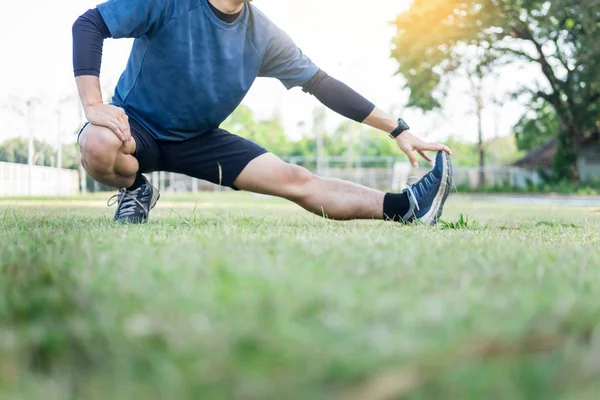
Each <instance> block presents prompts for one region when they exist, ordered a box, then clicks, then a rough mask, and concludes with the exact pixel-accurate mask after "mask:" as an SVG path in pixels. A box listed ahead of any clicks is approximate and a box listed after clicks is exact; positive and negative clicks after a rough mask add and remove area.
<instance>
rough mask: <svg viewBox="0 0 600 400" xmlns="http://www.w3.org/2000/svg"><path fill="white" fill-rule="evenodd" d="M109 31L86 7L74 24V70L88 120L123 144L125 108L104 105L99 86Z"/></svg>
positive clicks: (126, 138)
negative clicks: (106, 130)
mask: <svg viewBox="0 0 600 400" xmlns="http://www.w3.org/2000/svg"><path fill="white" fill-rule="evenodd" d="M110 36H111V35H110V31H109V30H108V27H107V26H106V23H105V22H104V19H103V18H102V16H101V15H100V12H99V11H98V10H97V9H93V10H89V11H88V12H86V13H85V14H83V15H82V16H81V17H79V18H78V19H77V21H75V23H74V24H73V71H74V74H75V81H76V83H77V90H78V91H79V97H80V98H81V104H82V106H83V109H84V111H85V116H86V118H87V120H88V121H89V122H90V123H92V124H94V125H98V126H105V127H107V128H109V129H111V130H112V131H113V132H114V133H115V134H116V135H117V137H118V138H119V139H121V141H123V143H125V144H127V143H128V142H129V140H130V139H131V131H130V128H129V122H128V120H127V115H126V114H125V111H124V110H123V109H121V108H119V107H115V106H110V105H106V104H104V102H103V100H102V90H101V88H100V78H99V76H100V66H101V64H102V48H103V46H104V39H106V38H109V37H110Z"/></svg>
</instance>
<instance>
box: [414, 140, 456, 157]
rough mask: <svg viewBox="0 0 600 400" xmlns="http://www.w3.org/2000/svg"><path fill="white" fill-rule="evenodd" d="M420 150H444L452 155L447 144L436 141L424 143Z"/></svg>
mask: <svg viewBox="0 0 600 400" xmlns="http://www.w3.org/2000/svg"><path fill="white" fill-rule="evenodd" d="M421 150H424V151H425V150H426V151H445V152H446V153H448V154H450V155H452V151H451V150H450V148H449V147H448V146H445V145H443V144H438V143H425V146H423V148H422V149H421Z"/></svg>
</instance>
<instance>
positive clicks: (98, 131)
mask: <svg viewBox="0 0 600 400" xmlns="http://www.w3.org/2000/svg"><path fill="white" fill-rule="evenodd" d="M130 126H131V134H132V137H131V139H132V140H131V142H130V143H129V144H128V145H123V143H122V142H121V140H120V139H119V138H118V137H117V136H116V135H115V134H114V133H113V132H112V131H111V130H110V129H108V128H104V127H100V126H95V125H91V124H90V125H88V126H86V127H85V129H84V130H83V131H82V132H81V135H80V137H79V144H80V147H81V163H82V165H83V166H84V168H85V169H86V171H87V172H88V174H89V175H90V176H91V177H92V178H93V179H95V180H96V181H98V182H100V183H102V184H104V185H107V186H111V187H114V188H117V189H119V193H118V194H117V195H116V201H115V203H117V210H116V212H115V217H114V220H115V222H129V223H144V222H146V221H147V220H148V215H149V213H150V210H151V209H152V208H153V207H154V206H155V205H156V202H157V201H158V199H159V198H160V194H159V193H158V190H157V189H156V188H154V187H153V186H152V185H151V184H150V182H148V181H147V180H146V178H144V176H143V175H142V172H151V171H154V170H156V169H157V168H158V165H159V164H160V162H159V159H158V157H159V156H158V154H159V151H158V148H157V145H156V143H155V141H154V139H153V138H152V137H151V136H150V135H149V134H148V133H145V132H144V131H143V128H141V127H140V126H138V125H137V124H135V123H134V122H133V121H132V120H130ZM140 153H141V154H142V157H141V158H139V157H140ZM140 164H142V165H140Z"/></svg>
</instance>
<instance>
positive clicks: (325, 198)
mask: <svg viewBox="0 0 600 400" xmlns="http://www.w3.org/2000/svg"><path fill="white" fill-rule="evenodd" d="M235 186H236V187H238V188H239V189H242V190H247V191H250V192H255V193H262V194H269V195H273V196H278V197H283V198H285V199H288V200H291V201H293V202H295V203H296V204H298V205H300V206H301V207H303V208H304V209H306V210H308V211H310V212H312V213H315V214H317V215H321V216H322V215H325V216H327V217H328V218H332V219H336V220H350V219H383V200H384V197H385V193H383V192H380V191H378V190H375V189H370V188H368V187H365V186H361V185H358V184H356V183H352V182H347V181H343V180H339V179H330V178H321V177H319V176H317V175H314V174H313V173H311V172H310V171H308V170H307V169H306V168H303V167H299V166H297V165H292V164H288V163H286V162H284V161H283V160H281V159H280V158H278V157H277V156H275V155H273V154H271V153H267V154H263V155H262V156H260V157H258V158H256V159H255V160H253V161H252V162H250V164H248V166H247V167H246V168H245V169H244V170H243V171H242V173H241V174H240V176H239V177H238V178H237V180H236V181H235Z"/></svg>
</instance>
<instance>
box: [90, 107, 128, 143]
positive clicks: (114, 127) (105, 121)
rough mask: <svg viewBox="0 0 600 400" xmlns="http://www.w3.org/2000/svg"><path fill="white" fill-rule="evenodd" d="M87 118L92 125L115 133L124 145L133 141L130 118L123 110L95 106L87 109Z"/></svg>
mask: <svg viewBox="0 0 600 400" xmlns="http://www.w3.org/2000/svg"><path fill="white" fill-rule="evenodd" d="M85 116H86V118H87V120H88V121H90V123H92V124H94V125H98V126H105V127H107V128H108V129H110V130H111V131H113V132H114V133H115V135H117V137H118V138H119V139H121V141H122V142H123V144H128V143H129V141H130V140H131V129H130V127H129V118H128V117H127V114H125V110H123V109H122V108H119V107H115V106H111V105H107V104H103V103H98V104H93V105H90V106H87V107H86V108H85Z"/></svg>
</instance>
